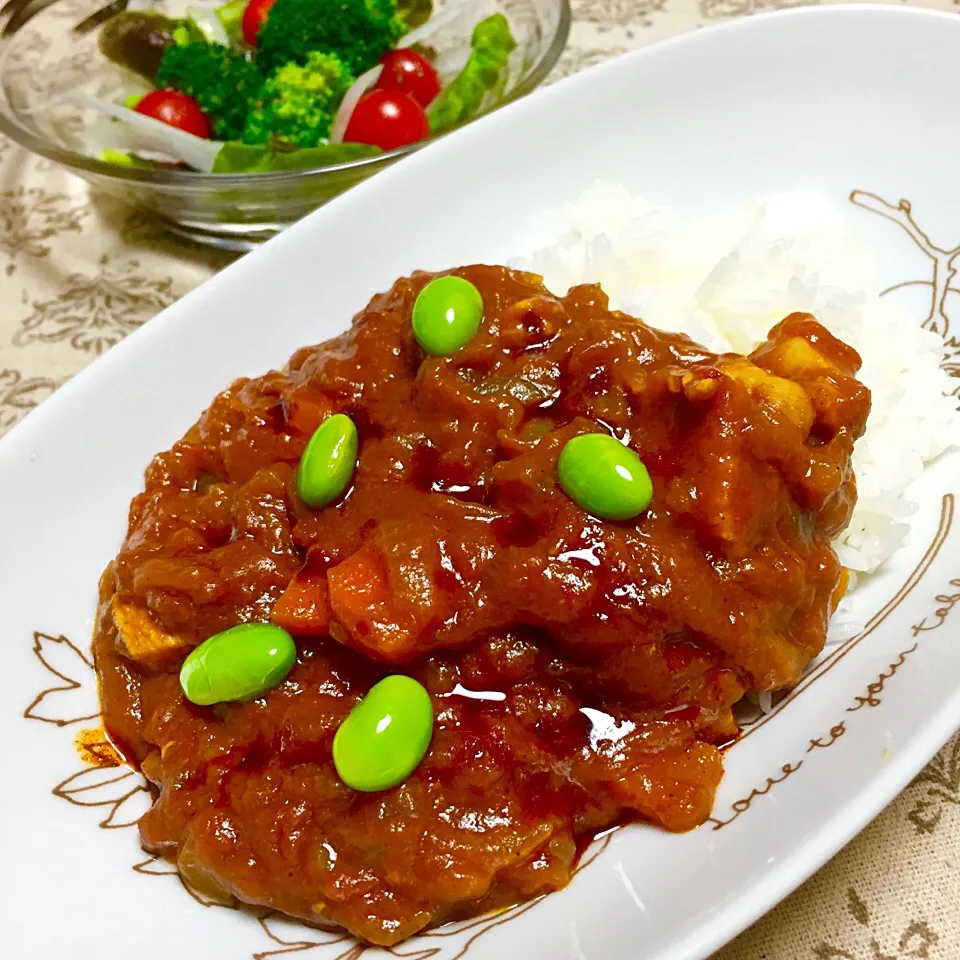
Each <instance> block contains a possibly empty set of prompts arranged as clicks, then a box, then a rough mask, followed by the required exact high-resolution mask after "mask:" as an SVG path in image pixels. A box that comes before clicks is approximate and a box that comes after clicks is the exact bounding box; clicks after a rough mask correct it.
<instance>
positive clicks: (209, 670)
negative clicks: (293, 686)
mask: <svg viewBox="0 0 960 960" xmlns="http://www.w3.org/2000/svg"><path fill="white" fill-rule="evenodd" d="M296 659H297V645H296V644H295V643H294V642H293V637H291V636H290V634H289V633H287V631H286V630H283V629H281V628H280V627H276V626H274V625H273V624H272V623H241V624H240V625H239V626H236V627H231V628H230V629H229V630H224V631H223V633H218V634H216V635H215V636H212V637H210V639H209V640H205V641H204V642H203V643H201V644H200V646H199V647H197V648H196V649H194V650H193V651H192V652H191V653H190V655H189V656H188V657H187V659H186V660H184V661H183V666H182V667H181V668H180V688H181V689H182V690H183V693H184V696H185V697H186V698H187V699H188V700H189V701H191V703H197V704H200V705H201V706H204V707H206V706H209V705H210V704H212V703H225V702H227V701H231V700H253V699H254V698H256V697H259V696H260V694H262V693H265V692H266V691H267V690H270V689H271V688H272V687H275V686H277V684H278V683H282V682H283V681H284V679H285V678H286V676H287V674H288V673H289V672H290V670H291V668H292V667H293V664H294V662H295V661H296Z"/></svg>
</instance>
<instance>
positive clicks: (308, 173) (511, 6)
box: [0, 0, 570, 250]
mask: <svg viewBox="0 0 960 960" xmlns="http://www.w3.org/2000/svg"><path fill="white" fill-rule="evenodd" d="M454 2H456V0H454ZM106 3H107V0H52V2H51V0H9V2H8V3H6V5H4V6H3V7H2V8H0V132H2V133H4V134H6V135H7V136H8V137H10V138H11V139H13V140H15V141H17V142H18V143H20V144H21V145H22V146H24V147H26V148H27V149H29V150H32V151H33V152H35V153H38V154H41V155H42V156H44V157H47V158H48V159H50V160H54V161H56V162H57V163H60V164H63V166H65V167H67V168H68V169H70V170H71V171H73V172H74V173H76V174H77V175H78V176H81V177H83V178H84V179H85V180H88V181H89V182H90V183H91V184H93V186H94V187H96V188H98V189H100V190H103V191H106V192H108V193H110V194H113V195H114V196H117V197H120V198H121V199H123V200H125V201H127V202H129V203H131V204H133V205H135V206H137V207H140V208H141V209H144V210H146V211H148V212H150V213H151V214H153V215H155V216H156V217H157V218H159V219H160V220H161V221H162V222H163V223H164V224H165V225H166V226H167V227H168V228H169V229H171V230H173V231H174V232H176V233H179V234H181V235H184V236H187V237H189V238H190V239H192V240H196V241H199V242H202V243H208V244H214V245H217V246H221V247H224V248H227V249H234V250H246V249H250V248H251V247H253V246H255V245H256V244H258V243H261V242H263V241H264V240H266V239H268V238H269V237H271V236H273V235H274V234H275V233H278V232H279V231H281V230H283V229H284V228H285V227H287V226H289V225H290V224H291V223H294V222H295V221H296V220H299V219H300V218H301V217H303V216H304V215H305V214H307V213H309V212H310V211H311V210H313V209H314V208H316V207H319V206H321V205H322V204H324V203H326V202H327V201H328V200H330V199H331V198H333V197H335V196H336V195H337V194H339V193H342V192H343V191H344V190H346V189H348V188H349V187H352V186H354V185H355V184H357V183H359V182H360V181H361V180H364V179H366V178H367V177H369V176H370V175H371V174H374V173H376V172H377V171H379V170H383V169H384V168H385V167H387V166H389V165H390V164H392V163H395V162H396V161H397V160H399V159H401V158H402V157H404V156H406V155H407V154H409V153H412V152H413V151H414V150H417V149H421V148H422V147H423V146H425V145H427V144H429V143H430V141H429V140H426V141H422V142H421V143H417V144H413V145H411V146H409V147H402V148H400V149H399V150H394V151H391V152H390V153H384V154H380V155H379V156H375V157H370V158H367V159H363V160H357V161H353V162H351V163H343V164H337V165H335V166H329V167H322V168H320V169H317V170H297V171H286V172H279V173H256V174H204V173H191V172H187V171H180V170H172V171H166V170H134V169H127V168H123V167H118V166H115V165H113V164H109V163H104V162H101V161H100V160H97V159H95V158H93V157H91V156H87V155H85V153H84V152H83V149H82V145H83V142H84V135H85V131H87V129H88V127H89V125H90V124H91V123H92V122H93V120H94V117H93V115H92V114H91V113H90V112H84V111H83V110H82V109H80V108H76V107H63V106H61V107H58V108H57V109H56V110H55V111H53V112H52V113H51V112H49V111H35V109H34V108H36V107H37V106H39V105H41V104H44V103H48V102H49V101H51V100H53V99H54V98H56V97H57V96H59V95H62V94H63V93H65V92H76V91H81V92H84V93H89V94H93V95H95V96H108V97H112V96H115V95H116V94H117V93H118V92H119V88H118V78H119V74H118V72H117V70H116V68H115V67H114V66H113V65H112V64H110V63H109V62H108V61H107V60H106V59H105V58H104V57H103V56H102V55H101V53H100V51H99V49H98V47H97V39H98V33H99V27H97V28H96V29H93V30H89V31H87V32H77V31H76V30H75V27H76V26H77V25H78V24H81V23H82V22H83V21H84V20H85V19H87V18H88V17H90V16H91V15H93V14H95V13H96V12H97V11H98V10H100V9H101V8H103V7H104V5H105V4H106ZM152 5H153V6H162V7H163V9H164V12H167V13H174V14H176V13H177V12H179V11H178V9H177V4H176V0H168V2H167V3H166V4H164V3H160V4H152ZM184 5H185V3H184ZM438 7H439V8H440V9H442V2H441V3H440V4H438ZM118 8H119V5H118ZM497 10H500V11H502V12H503V13H504V14H506V16H507V18H508V20H509V21H510V26H511V29H512V31H513V34H514V36H515V38H516V40H517V49H516V50H515V51H514V52H513V55H512V56H511V59H510V63H509V65H508V68H507V77H506V82H505V83H504V84H502V85H501V88H500V89H499V90H498V91H497V94H496V96H495V98H493V99H492V100H491V102H489V103H487V104H485V108H484V112H489V111H491V110H494V109H496V108H497V107H500V106H502V105H503V104H505V103H508V102H509V101H511V100H515V99H516V98H518V97H521V96H523V95H524V94H526V93H529V92H530V91H531V90H533V89H535V88H536V87H537V86H538V85H539V84H540V83H541V82H542V81H543V80H544V78H545V77H546V76H547V74H548V73H549V72H550V70H551V69H552V67H553V65H554V64H555V63H556V61H557V59H558V58H559V56H560V54H561V52H562V51H563V48H564V46H565V45H566V41H567V36H568V34H569V31H570V7H569V0H481V2H479V3H478V4H476V5H474V4H470V5H469V9H468V10H466V11H465V12H464V14H462V15H460V16H457V17H455V18H454V19H452V20H450V21H449V22H448V23H447V25H446V26H444V27H443V28H442V29H441V31H440V32H438V34H437V35H436V37H435V38H431V41H430V43H431V46H433V47H435V48H436V49H438V50H439V52H440V54H441V56H442V57H444V58H446V57H450V58H451V60H452V61H453V62H456V60H457V58H460V60H461V62H462V61H465V60H466V57H467V54H468V52H469V46H470V34H471V31H472V29H473V26H474V25H475V24H476V22H477V21H478V20H480V19H482V18H483V17H484V16H487V15H489V14H490V13H493V12H495V11H497Z"/></svg>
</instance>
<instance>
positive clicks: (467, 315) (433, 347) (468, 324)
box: [412, 276, 483, 356]
mask: <svg viewBox="0 0 960 960" xmlns="http://www.w3.org/2000/svg"><path fill="white" fill-rule="evenodd" d="M482 319H483V297H481V296H480V291H479V290H478V289H477V288H476V287H475V286H474V285H473V284H472V283H470V281H469V280H464V279H463V278H462V277H455V276H448V277H437V278H436V280H431V281H430V282H429V283H428V284H427V285H426V286H425V287H424V288H423V289H422V290H421V291H420V294H419V296H418V297H417V299H416V302H415V303H414V305H413V318H412V323H413V335H414V336H415V337H416V338H417V342H418V343H419V344H420V346H421V347H423V349H424V350H425V351H426V352H427V353H431V354H433V355H435V356H446V355H447V354H450V353H455V352H456V351H457V350H459V349H460V348H461V347H462V346H464V345H466V344H467V343H469V342H470V341H471V340H472V339H473V338H474V337H475V336H476V335H477V331H478V330H479V329H480V321H481V320H482Z"/></svg>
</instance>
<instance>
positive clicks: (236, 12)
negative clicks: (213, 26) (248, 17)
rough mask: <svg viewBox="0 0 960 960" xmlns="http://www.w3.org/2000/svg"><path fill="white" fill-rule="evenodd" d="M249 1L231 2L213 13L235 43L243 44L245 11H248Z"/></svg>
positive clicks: (236, 0)
mask: <svg viewBox="0 0 960 960" xmlns="http://www.w3.org/2000/svg"><path fill="white" fill-rule="evenodd" d="M248 2H249V0H229V2H228V3H225V4H223V6H220V7H217V8H216V9H215V10H214V11H213V12H214V13H215V14H216V15H217V19H218V20H219V21H220V23H221V25H222V26H223V29H224V31H225V32H226V34H227V36H228V37H229V38H230V39H231V40H232V41H233V42H234V43H239V44H242V43H243V42H244V38H243V26H242V23H243V11H244V10H246V9H247V3H248Z"/></svg>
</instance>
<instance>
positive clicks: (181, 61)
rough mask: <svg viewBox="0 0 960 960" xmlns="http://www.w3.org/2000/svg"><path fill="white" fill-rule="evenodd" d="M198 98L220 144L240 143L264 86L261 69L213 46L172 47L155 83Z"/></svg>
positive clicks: (223, 48) (240, 56) (188, 45)
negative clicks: (248, 115)
mask: <svg viewBox="0 0 960 960" xmlns="http://www.w3.org/2000/svg"><path fill="white" fill-rule="evenodd" d="M154 83H155V84H156V85H157V88H158V89H160V90H162V89H164V88H166V87H173V89H174V90H179V91H180V92H181V93H185V94H187V95H188V96H191V97H193V98H194V100H196V101H197V103H199V104H200V109H201V110H203V112H204V113H205V114H207V115H208V116H209V117H210V121H211V125H212V127H213V135H214V136H215V137H216V138H217V139H218V140H239V139H240V138H241V137H242V135H243V126H244V122H245V120H246V116H247V112H248V111H249V109H250V105H251V103H252V101H253V100H254V98H255V97H256V95H257V93H258V91H259V90H260V87H261V86H262V85H263V77H262V76H261V75H260V72H259V71H258V70H257V68H256V67H255V66H254V65H253V64H252V63H250V61H249V60H247V58H246V57H245V56H244V55H243V54H242V53H239V52H237V51H234V50H230V49H229V48H228V47H224V46H220V45H219V44H211V43H188V44H186V46H179V45H178V46H173V47H170V48H169V49H168V50H167V51H166V52H165V53H164V55H163V60H161V61H160V69H159V70H158V71H157V76H156V78H155V79H154Z"/></svg>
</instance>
